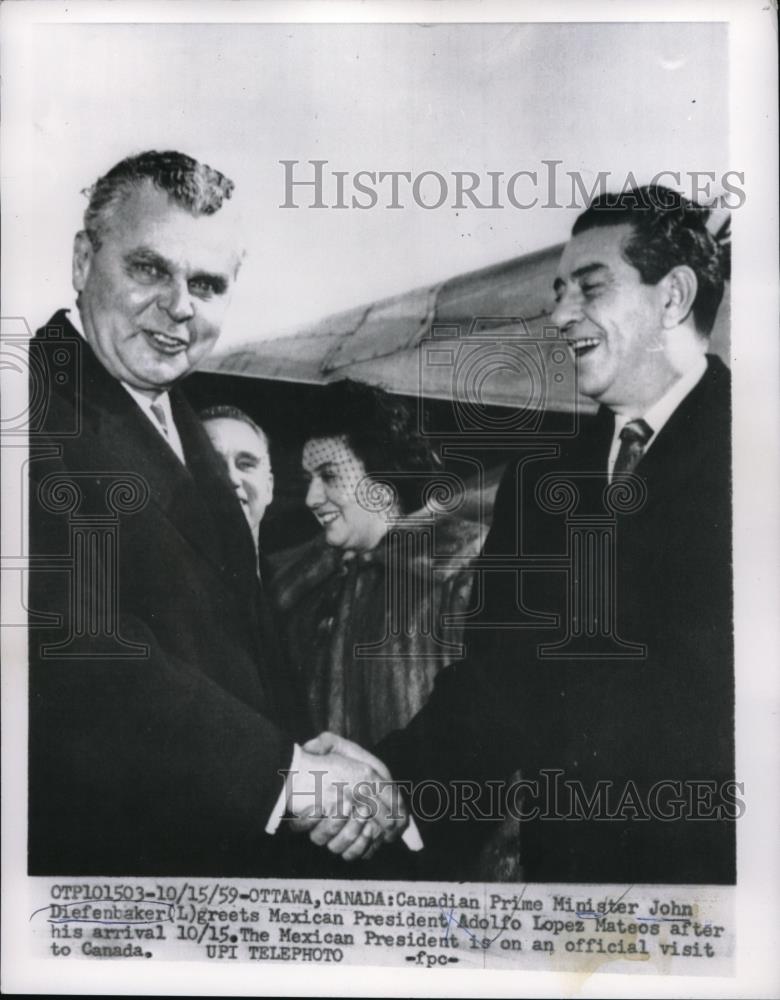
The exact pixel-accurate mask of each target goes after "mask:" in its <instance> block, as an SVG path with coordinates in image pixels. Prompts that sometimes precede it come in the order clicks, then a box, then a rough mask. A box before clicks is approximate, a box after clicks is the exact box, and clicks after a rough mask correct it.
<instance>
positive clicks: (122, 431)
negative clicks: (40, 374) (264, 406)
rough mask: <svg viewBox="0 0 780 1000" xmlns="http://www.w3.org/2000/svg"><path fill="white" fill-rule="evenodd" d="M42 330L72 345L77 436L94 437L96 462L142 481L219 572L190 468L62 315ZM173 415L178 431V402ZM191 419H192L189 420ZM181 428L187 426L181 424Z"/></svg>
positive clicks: (213, 535) (217, 552)
mask: <svg viewBox="0 0 780 1000" xmlns="http://www.w3.org/2000/svg"><path fill="white" fill-rule="evenodd" d="M48 326H49V327H52V326H54V327H61V328H62V329H63V331H64V333H65V334H66V336H68V335H69V336H72V337H74V338H76V339H77V340H78V343H79V348H80V349H79V359H80V364H81V398H80V400H79V403H80V405H81V413H82V417H83V431H84V433H92V434H94V435H95V437H96V440H97V441H98V442H99V450H98V451H97V452H96V458H97V455H99V456H100V458H99V459H98V461H100V462H101V463H102V464H103V465H104V467H105V469H106V471H127V472H133V473H136V474H138V475H141V476H143V478H144V480H145V481H146V483H147V485H148V487H149V493H150V500H151V502H152V503H153V504H154V505H155V506H156V507H157V508H158V509H159V510H160V511H161V513H162V514H163V515H164V516H165V517H166V518H167V519H168V520H169V521H170V523H171V524H172V525H173V526H174V527H175V529H176V530H177V531H178V532H179V533H180V534H181V535H182V536H183V537H184V538H186V540H187V541H188V542H189V543H190V544H191V545H192V546H193V547H194V548H195V549H196V550H198V551H199V552H201V553H202V554H203V555H204V556H206V558H208V559H209V560H210V561H211V562H212V563H214V564H216V565H217V566H219V567H220V568H222V566H223V565H224V552H223V548H222V544H221V537H220V532H219V531H218V530H216V528H215V518H214V516H213V514H212V512H211V511H210V510H209V506H208V503H207V501H206V500H205V499H204V497H203V496H202V495H201V493H200V491H199V489H198V486H197V485H196V483H195V480H194V478H193V475H192V472H191V470H190V468H189V467H185V466H184V465H182V463H181V462H180V461H179V459H178V458H177V456H176V455H175V453H174V452H173V450H172V449H171V448H170V447H169V446H168V445H167V444H166V443H165V441H164V440H163V438H162V437H161V436H160V434H159V433H158V431H156V430H155V428H154V427H153V426H152V424H151V422H150V421H149V419H148V417H147V416H146V415H145V414H144V413H143V412H142V410H141V408H140V407H139V406H138V404H137V403H136V402H135V400H134V399H133V398H132V396H131V395H130V393H129V392H127V391H126V390H125V389H124V388H123V387H122V386H121V385H120V384H119V382H117V380H116V379H114V378H113V377H112V376H111V375H109V373H108V372H107V371H106V370H105V368H104V367H103V366H102V365H101V364H100V362H99V361H98V360H97V358H96V357H95V355H94V353H93V351H92V349H91V348H90V346H89V344H87V342H86V341H85V340H84V339H83V338H81V337H79V335H78V333H77V332H76V330H75V328H74V327H73V326H72V324H71V323H70V321H69V320H68V318H67V316H66V314H65V313H64V312H61V313H57V315H56V316H55V317H54V318H53V320H52V322H51V323H50V324H48ZM177 409H178V413H176V414H175V416H174V419H176V422H177V428H179V417H180V414H181V413H182V412H183V410H184V409H187V410H188V409H189V408H188V407H187V406H186V404H184V403H181V402H180V404H179V406H178V407H177ZM190 412H191V411H190ZM195 419H196V418H195V416H194V415H192V420H193V421H194V420H195ZM184 423H185V425H186V424H187V420H186V418H185V420H184ZM179 433H180V436H181V437H182V444H183V445H184V446H185V448H186V447H187V445H186V444H185V437H187V438H188V439H189V443H190V448H191V455H187V452H186V451H185V456H186V457H187V458H188V461H190V459H192V460H193V462H194V465H195V466H196V467H199V466H198V460H197V458H196V454H195V453H196V452H197V448H196V447H195V446H193V445H192V435H191V433H186V432H185V435H184V436H182V433H181V429H180V430H179Z"/></svg>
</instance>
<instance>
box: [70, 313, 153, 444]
mask: <svg viewBox="0 0 780 1000" xmlns="http://www.w3.org/2000/svg"><path fill="white" fill-rule="evenodd" d="M67 312H68V319H69V320H70V322H71V325H72V326H73V329H74V330H75V331H76V333H77V334H78V335H79V337H81V339H82V340H86V339H87V335H86V334H85V333H84V325H83V324H82V322H81V313H80V312H79V307H78V305H75V306H74V307H73V308H72V309H68V310H67ZM119 384H120V385H121V386H122V388H123V389H125V390H126V391H127V392H129V393H130V395H131V396H132V397H133V399H134V400H135V401H136V403H138V405H139V406H140V407H141V409H142V410H143V411H144V413H146V414H147V416H149V415H152V411H151V407H152V403H159V404H160V405H161V406H162V408H163V412H164V413H165V416H166V418H167V419H168V421H169V422H170V421H171V420H172V419H173V416H172V413H171V401H170V399H169V397H168V393H167V392H166V391H165V390H164V391H163V392H160V393H159V394H158V395H156V396H155V397H154V398H152V397H150V396H147V395H146V394H145V393H143V392H140V391H139V390H138V389H135V388H134V387H133V386H132V385H128V384H127V382H122V381H121V379H120V380H119ZM153 419H154V422H155V424H156V423H157V418H156V417H153Z"/></svg>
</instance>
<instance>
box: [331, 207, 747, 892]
mask: <svg viewBox="0 0 780 1000" xmlns="http://www.w3.org/2000/svg"><path fill="white" fill-rule="evenodd" d="M707 217H708V213H707V211H706V210H704V209H702V208H700V207H699V206H698V205H695V204H693V203H691V202H689V201H687V200H686V199H685V198H683V197H681V196H680V195H678V194H676V193H675V192H672V191H670V190H667V189H664V188H660V187H650V188H640V189H636V190H633V191H627V192H624V193H622V194H620V195H605V196H603V197H601V198H599V199H598V200H596V201H595V202H594V203H593V204H592V205H591V206H590V207H589V208H588V209H587V210H586V211H585V212H584V213H583V214H582V215H581V216H580V217H579V219H578V220H577V222H576V223H575V226H574V230H573V234H572V239H571V240H570V242H569V243H568V244H567V246H566V248H565V250H564V252H563V256H562V258H561V261H560V266H559V269H558V275H557V277H556V279H555V298H556V303H555V307H554V311H553V317H552V318H553V321H554V322H555V323H556V325H557V326H558V327H559V328H560V330H561V331H562V332H563V334H564V336H565V337H566V339H567V341H568V343H569V346H570V349H571V351H572V354H573V358H574V364H575V367H576V373H577V377H578V384H579V388H580V389H581V391H582V392H583V393H584V394H586V395H587V396H589V397H591V398H592V399H593V400H595V401H597V402H598V403H599V404H600V410H599V413H598V416H597V417H596V419H595V421H593V423H592V424H589V425H587V426H586V425H585V424H584V423H583V427H582V429H581V432H580V433H579V434H578V435H576V436H574V437H572V438H571V439H569V440H567V441H564V442H562V443H560V444H558V445H554V446H550V444H548V443H545V442H540V441H533V440H530V441H529V442H528V444H527V446H526V447H525V448H524V449H523V450H522V452H521V453H520V454H519V455H518V457H517V460H516V461H515V462H511V463H510V465H509V468H508V470H507V473H506V476H505V479H504V481H503V484H502V486H501V488H500V490H499V494H498V497H497V499H496V506H495V514H494V522H493V526H492V530H491V532H490V534H489V537H488V540H487V542H486V546H485V555H486V556H488V557H489V558H490V559H491V560H492V561H493V564H495V563H496V560H499V561H500V562H501V564H502V565H501V570H502V571H501V572H495V571H491V570H490V569H488V568H485V569H484V570H483V578H482V587H481V588H479V599H480V601H481V610H480V612H479V615H478V619H477V621H478V624H479V625H480V626H481V627H480V628H479V629H477V630H475V631H474V632H473V634H472V637H471V639H470V641H469V659H468V662H467V663H465V664H459V665H458V666H457V667H453V668H449V669H448V670H446V671H444V672H442V674H440V675H439V678H438V679H437V686H436V689H435V690H434V693H433V695H432V697H431V699H430V701H429V702H428V705H427V706H426V707H425V708H424V709H423V710H422V711H421V712H420V713H419V714H418V715H417V717H416V718H415V719H414V720H413V721H412V722H411V723H410V725H409V726H408V727H407V728H406V729H405V730H403V731H399V732H396V733H395V734H392V735H391V736H389V737H388V738H387V739H386V740H385V741H384V743H383V744H381V745H380V747H379V748H378V750H376V753H377V754H378V755H379V756H380V757H382V759H384V760H386V761H387V762H388V763H389V765H390V766H391V768H392V771H393V774H394V775H395V776H396V777H397V778H403V779H409V780H410V781H413V782H415V781H416V782H419V781H421V780H423V779H425V780H431V779H437V780H438V781H440V782H441V783H442V785H443V787H444V788H445V789H446V790H447V791H448V794H446V795H445V801H446V802H447V803H448V804H449V815H450V816H452V815H453V814H457V812H458V811H459V812H460V814H461V817H463V816H464V810H463V806H462V805H461V808H460V809H459V810H458V807H457V803H456V802H455V799H456V798H457V794H455V793H456V790H457V787H458V786H456V785H455V784H453V783H456V782H469V783H470V787H472V789H473V788H477V789H480V790H481V794H479V795H477V796H476V797H475V798H474V799H473V801H471V803H470V804H469V806H468V810H469V811H470V814H471V815H472V816H474V815H476V816H482V817H484V818H485V822H484V823H483V824H479V823H472V824H470V827H471V829H470V834H471V836H469V835H464V834H463V832H462V831H464V830H466V829H467V828H468V826H469V825H468V824H465V825H464V824H463V823H460V824H458V823H446V822H445V823H437V824H431V825H426V826H425V828H424V829H423V839H424V840H425V842H426V845H427V848H426V852H425V853H426V854H427V855H429V861H428V865H427V871H428V873H429V874H432V875H433V874H435V875H438V876H440V877H450V878H454V877H464V875H467V873H468V870H469V869H468V865H469V859H470V858H471V857H473V856H474V854H475V852H476V849H477V845H478V844H479V842H480V833H481V832H482V830H483V829H486V828H488V827H489V825H490V824H489V819H490V818H491V817H495V816H496V813H497V812H500V810H498V809H497V807H496V804H495V803H496V801H497V798H496V795H493V797H492V799H491V797H490V796H489V795H488V792H489V791H490V790H491V789H490V787H489V785H488V784H487V783H488V781H489V779H500V778H501V777H502V776H503V777H505V776H507V775H508V774H509V773H510V772H511V770H512V769H513V768H514V767H519V768H520V769H521V770H522V773H523V779H524V785H523V787H522V790H523V792H524V797H521V796H519V795H516V794H514V792H515V791H519V789H515V790H513V794H510V795H509V797H508V801H504V807H505V808H506V807H508V808H510V811H514V812H515V813H517V814H518V815H520V816H521V817H522V819H523V823H522V832H521V839H522V857H521V860H522V863H523V868H524V875H525V878H527V879H528V880H531V881H546V882H556V881H560V882H563V881H569V882H629V881H630V882H678V883H684V882H691V883H696V882H704V883H706V882H712V883H729V882H733V881H734V880H735V849H734V839H735V838H734V834H735V829H734V819H735V818H737V817H738V815H739V814H740V813H741V809H742V803H741V801H740V800H739V794H738V793H739V787H738V786H737V785H736V783H735V782H734V748H733V701H734V695H733V649H732V594H731V492H730V483H731V480H730V476H731V442H730V378H729V372H728V370H727V368H726V366H725V365H724V364H723V363H722V361H721V360H720V359H719V358H717V357H715V356H712V355H708V354H707V345H708V336H709V334H710V331H711V330H712V326H713V323H714V320H715V316H716V313H717V310H718V306H719V303H720V301H721V297H722V294H723V287H724V279H725V277H726V275H727V272H728V261H727V256H726V253H725V250H724V249H723V248H721V247H720V246H719V244H718V243H717V242H716V241H715V239H714V238H713V236H712V235H711V234H710V232H709V231H708V229H707V227H706V225H705V223H706V221H707ZM507 570H510V571H511V572H507ZM467 629H468V623H467ZM316 746H317V747H318V748H319V749H325V748H326V747H334V746H335V747H338V748H339V749H341V750H343V751H344V752H353V753H357V752H358V751H357V749H356V748H354V747H352V748H350V747H349V746H348V745H347V744H346V743H345V742H344V741H340V740H336V739H335V738H333V737H331V736H323V737H320V738H319V740H318V741H317V743H316ZM460 787H461V788H462V787H463V786H460ZM493 791H494V792H495V788H493ZM439 815H440V816H441V815H442V810H439ZM465 815H468V813H466V814H465ZM456 845H457V846H456ZM425 869H426V863H425V860H424V858H423V859H422V863H421V870H425Z"/></svg>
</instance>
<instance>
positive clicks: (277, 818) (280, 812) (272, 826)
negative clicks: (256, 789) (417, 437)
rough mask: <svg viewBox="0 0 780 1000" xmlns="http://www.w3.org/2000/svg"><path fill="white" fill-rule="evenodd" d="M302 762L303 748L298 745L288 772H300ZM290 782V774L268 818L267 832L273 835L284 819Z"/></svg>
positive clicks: (294, 750) (294, 748) (295, 747)
mask: <svg viewBox="0 0 780 1000" xmlns="http://www.w3.org/2000/svg"><path fill="white" fill-rule="evenodd" d="M300 760H301V748H300V747H299V746H298V744H297V743H296V744H295V746H294V747H293V756H292V763H291V764H290V767H289V769H288V770H290V771H299V770H300V766H299V765H300ZM289 781H290V776H289V774H288V775H287V776H286V777H285V779H284V784H283V785H282V790H281V792H280V793H279V798H278V799H277V800H276V805H275V806H274V807H273V809H272V810H271V815H270V816H269V817H268V822H267V823H266V824H265V832H266V833H269V834H271V836H273V834H275V833H276V831H277V830H278V829H279V824H280V823H281V822H282V817H283V816H284V814H285V811H286V809H287V791H288V784H289Z"/></svg>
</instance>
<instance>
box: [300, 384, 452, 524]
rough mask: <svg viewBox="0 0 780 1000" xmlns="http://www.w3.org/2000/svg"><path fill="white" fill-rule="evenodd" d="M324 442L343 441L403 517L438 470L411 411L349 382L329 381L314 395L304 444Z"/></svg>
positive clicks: (385, 394) (371, 389)
mask: <svg viewBox="0 0 780 1000" xmlns="http://www.w3.org/2000/svg"><path fill="white" fill-rule="evenodd" d="M325 437H345V438H346V439H347V444H348V445H349V447H350V448H351V449H352V451H353V452H354V453H355V455H356V456H357V458H359V459H360V460H361V462H362V463H363V465H364V466H365V469H366V473H367V474H368V475H369V476H371V478H372V479H374V480H376V481H377V482H381V483H387V484H388V485H389V486H390V487H391V488H392V489H393V490H394V492H395V495H396V496H397V498H398V504H399V507H400V509H401V513H403V514H409V513H411V512H412V511H415V510H418V509H419V508H420V507H422V505H423V502H424V495H425V490H426V487H427V486H429V485H430V483H431V479H432V474H433V473H435V472H436V471H437V470H438V469H440V468H441V467H442V462H441V459H440V458H439V457H438V455H437V454H436V453H435V452H434V451H433V449H432V447H431V445H430V442H429V440H428V439H427V438H426V437H425V436H424V435H423V434H422V433H421V432H420V428H419V420H418V415H417V413H416V412H415V411H414V410H413V409H412V407H410V406H409V405H408V404H407V403H406V402H404V400H402V399H400V398H399V397H398V396H393V395H391V394H390V393H389V392H386V391H385V390H384V389H380V388H377V387H376V386H372V385H367V384H366V383H364V382H357V381H354V380H353V379H340V380H339V381H337V382H331V383H329V384H328V385H326V386H324V387H323V389H322V390H321V391H320V392H319V393H318V394H317V400H316V402H315V404H314V408H313V410H312V411H311V413H310V414H309V415H308V417H307V419H306V421H305V427H304V440H305V441H310V440H312V439H314V438H325Z"/></svg>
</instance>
